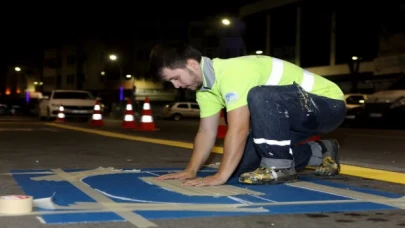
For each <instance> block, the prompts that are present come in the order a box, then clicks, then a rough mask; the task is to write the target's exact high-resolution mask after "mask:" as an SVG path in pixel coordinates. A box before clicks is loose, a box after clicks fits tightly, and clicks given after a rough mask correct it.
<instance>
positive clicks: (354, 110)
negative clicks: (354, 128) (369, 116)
mask: <svg viewBox="0 0 405 228" xmlns="http://www.w3.org/2000/svg"><path fill="white" fill-rule="evenodd" d="M344 99H345V100H344V101H345V104H346V109H347V111H346V120H357V119H359V118H361V117H362V115H364V110H365V103H366V100H367V99H368V95H367V94H361V93H350V94H345V97H344Z"/></svg>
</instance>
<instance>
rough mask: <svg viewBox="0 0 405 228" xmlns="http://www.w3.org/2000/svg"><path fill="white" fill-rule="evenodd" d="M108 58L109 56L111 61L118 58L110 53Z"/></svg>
mask: <svg viewBox="0 0 405 228" xmlns="http://www.w3.org/2000/svg"><path fill="white" fill-rule="evenodd" d="M109 58H110V59H111V60H112V61H115V60H117V59H118V57H117V56H116V55H110V56H109Z"/></svg>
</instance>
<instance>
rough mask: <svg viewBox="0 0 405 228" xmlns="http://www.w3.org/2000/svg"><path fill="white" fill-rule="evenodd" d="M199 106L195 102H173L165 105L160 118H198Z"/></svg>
mask: <svg viewBox="0 0 405 228" xmlns="http://www.w3.org/2000/svg"><path fill="white" fill-rule="evenodd" d="M199 117H200V107H199V106H198V103H196V102H175V103H171V104H168V105H166V106H165V107H164V108H163V110H162V118H172V119H174V120H176V121H177V120H181V119H182V118H199Z"/></svg>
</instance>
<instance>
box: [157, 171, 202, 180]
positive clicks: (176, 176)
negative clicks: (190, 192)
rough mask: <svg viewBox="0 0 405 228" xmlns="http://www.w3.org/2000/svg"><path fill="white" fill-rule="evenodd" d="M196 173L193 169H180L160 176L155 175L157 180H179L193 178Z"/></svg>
mask: <svg viewBox="0 0 405 228" xmlns="http://www.w3.org/2000/svg"><path fill="white" fill-rule="evenodd" d="M196 176H197V174H196V172H193V171H188V170H184V171H180V172H176V173H169V174H165V175H162V176H158V177H156V179H157V180H168V179H179V180H186V179H193V178H196Z"/></svg>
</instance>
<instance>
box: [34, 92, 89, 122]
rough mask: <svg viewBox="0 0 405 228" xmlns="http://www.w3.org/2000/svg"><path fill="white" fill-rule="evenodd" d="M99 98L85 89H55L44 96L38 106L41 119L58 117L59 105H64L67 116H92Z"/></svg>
mask: <svg viewBox="0 0 405 228" xmlns="http://www.w3.org/2000/svg"><path fill="white" fill-rule="evenodd" d="M96 101H97V99H96V98H95V97H94V96H93V95H92V94H91V93H90V92H88V91H85V90H53V91H52V92H51V94H50V96H49V97H48V96H43V97H42V99H41V101H40V103H39V107H38V109H39V110H38V116H39V118H40V119H43V118H44V117H45V118H46V119H48V120H49V119H52V118H56V116H57V115H58V112H59V106H63V108H64V114H65V117H66V118H68V117H79V118H87V119H88V118H90V117H91V115H92V114H93V110H94V105H95V104H96Z"/></svg>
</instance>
